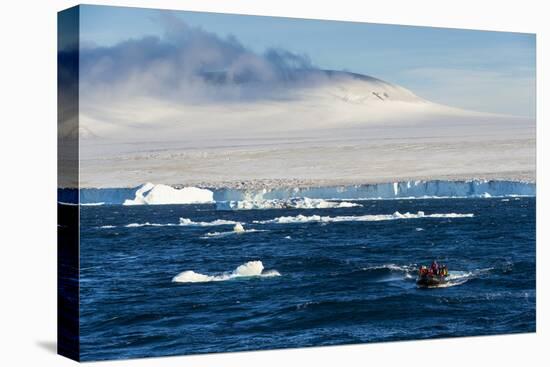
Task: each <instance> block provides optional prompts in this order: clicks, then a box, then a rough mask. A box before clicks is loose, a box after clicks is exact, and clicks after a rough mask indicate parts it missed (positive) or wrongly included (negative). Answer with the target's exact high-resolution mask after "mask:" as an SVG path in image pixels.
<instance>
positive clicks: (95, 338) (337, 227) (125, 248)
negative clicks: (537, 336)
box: [80, 198, 536, 360]
mask: <svg viewBox="0 0 550 367" xmlns="http://www.w3.org/2000/svg"><path fill="white" fill-rule="evenodd" d="M535 201H536V200H535V198H508V199H502V198H492V199H427V200H422V199H416V200H379V201H360V202H358V203H360V204H362V205H363V206H362V207H354V208H341V209H323V210H318V209H310V210H297V209H289V210H279V209H277V210H246V211H219V210H216V209H215V207H214V206H213V205H166V206H134V207H125V206H97V207H93V206H89V207H82V208H81V248H80V258H81V260H80V266H81V273H80V281H81V289H80V305H81V306H80V307H81V309H80V312H81V319H80V327H81V329H80V332H81V353H82V360H102V359H116V358H135V357H146V356H162V355H177V354H194V353H209V352H227V351H241V350H257V349H274V348H289V347H305V346H320V345H336V344H349V343H365V342H382V341H393V340H411V339H430V338H441V337H456V336H468V335H488V334H501V333H522V332H533V331H535V296H536V293H535ZM395 211H399V212H400V213H405V212H411V213H416V212H418V211H424V212H425V214H426V215H429V214H434V213H439V214H445V213H462V214H473V215H474V216H473V217H471V218H468V217H466V218H415V219H397V220H386V221H342V222H328V223H319V222H310V223H292V224H277V223H269V224H254V223H253V221H258V220H260V221H261V220H269V219H273V218H277V217H281V216H293V217H294V216H297V215H299V214H302V215H306V216H311V215H323V216H331V217H336V216H362V215H365V214H373V215H379V214H392V213H394V212H395ZM180 217H183V218H189V219H191V220H192V221H194V222H212V221H214V220H218V219H224V220H231V221H238V222H241V223H243V225H244V227H245V229H257V230H258V231H256V232H253V231H252V232H247V233H241V234H233V233H232V234H227V235H225V234H222V235H218V236H212V237H209V236H207V233H213V232H230V231H231V230H232V226H231V225H220V226H199V225H197V226H180V225H177V224H178V223H179V218H180ZM147 222H148V223H152V224H161V225H164V224H175V225H168V226H153V225H150V226H140V227H125V226H126V225H128V224H130V223H138V224H144V223H147ZM102 226H112V227H108V228H102ZM432 259H437V260H439V261H440V262H444V263H446V264H447V265H448V267H449V269H450V270H451V272H452V273H453V274H454V276H455V278H456V281H455V282H454V283H453V284H452V285H453V286H450V287H446V288H436V289H422V288H418V287H417V286H416V284H415V279H414V278H415V274H416V273H415V269H416V267H417V266H418V265H420V264H422V263H429V262H431V260H432ZM254 260H259V261H262V263H263V266H264V267H265V270H277V271H278V272H279V273H280V276H273V277H262V276H258V277H232V276H230V275H229V274H231V272H232V271H233V270H234V269H235V268H237V267H238V266H239V265H241V264H244V263H246V262H248V261H254ZM186 270H193V271H195V272H196V273H201V274H204V275H208V276H218V277H221V278H222V279H223V278H230V279H228V280H225V281H211V282H203V283H175V282H172V278H173V277H174V276H176V275H178V274H179V273H181V272H183V271H186ZM265 270H264V271H265ZM224 274H225V277H224ZM218 279H220V278H218Z"/></svg>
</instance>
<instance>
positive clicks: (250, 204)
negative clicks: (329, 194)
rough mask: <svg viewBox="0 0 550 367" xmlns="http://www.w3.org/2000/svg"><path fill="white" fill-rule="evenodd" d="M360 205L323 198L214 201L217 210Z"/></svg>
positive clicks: (319, 207)
mask: <svg viewBox="0 0 550 367" xmlns="http://www.w3.org/2000/svg"><path fill="white" fill-rule="evenodd" d="M358 206H362V205H361V204H357V203H350V202H347V201H335V200H332V201H329V200H324V199H310V198H307V197H304V198H291V199H286V200H279V199H273V200H238V201H235V200H231V201H222V202H216V209H218V210H251V209H334V208H352V207H358Z"/></svg>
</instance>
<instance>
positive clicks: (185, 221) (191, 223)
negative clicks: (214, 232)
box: [179, 218, 239, 227]
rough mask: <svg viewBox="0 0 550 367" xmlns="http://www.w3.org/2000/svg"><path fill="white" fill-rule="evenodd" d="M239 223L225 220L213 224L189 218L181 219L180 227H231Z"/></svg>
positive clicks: (214, 221) (215, 221) (218, 220)
mask: <svg viewBox="0 0 550 367" xmlns="http://www.w3.org/2000/svg"><path fill="white" fill-rule="evenodd" d="M237 223H239V222H235V221H233V220H225V219H216V220H213V221H212V222H194V221H192V220H191V219H189V218H180V223H179V225H180V226H199V227H210V226H229V225H236V224H237Z"/></svg>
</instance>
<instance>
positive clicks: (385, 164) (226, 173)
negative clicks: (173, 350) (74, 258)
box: [61, 16, 535, 187]
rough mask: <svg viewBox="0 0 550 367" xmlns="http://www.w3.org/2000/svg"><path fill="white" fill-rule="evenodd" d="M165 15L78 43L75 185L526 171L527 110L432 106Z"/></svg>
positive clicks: (530, 146)
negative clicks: (124, 35) (140, 28)
mask: <svg viewBox="0 0 550 367" xmlns="http://www.w3.org/2000/svg"><path fill="white" fill-rule="evenodd" d="M163 22H164V24H165V26H166V32H165V34H164V36H163V37H157V36H151V37H144V38H140V39H130V40H127V41H124V42H121V43H118V44H116V45H113V46H109V47H99V46H94V45H90V44H88V45H82V47H81V50H80V75H81V83H80V130H79V133H80V147H81V150H80V152H81V159H82V162H81V180H82V184H83V185H84V186H91V187H128V186H135V185H138V184H140V183H143V182H148V181H153V182H157V183H166V184H186V183H201V182H207V183H218V182H233V181H247V180H250V181H254V180H282V181H285V180H298V181H308V182H309V181H311V182H319V183H321V184H323V183H328V182H329V181H330V182H334V181H338V182H341V183H361V182H388V181H395V180H396V179H400V178H401V179H416V178H422V179H449V178H451V179H452V178H460V179H468V178H501V179H523V180H531V181H532V180H534V177H535V176H534V172H535V171H534V170H535V159H534V157H535V148H534V147H535V144H534V141H535V122H534V120H532V119H528V118H518V117H513V116H502V115H494V114H486V113H479V112H471V111H466V110H462V109H458V108H454V107H452V106H444V105H440V104H436V103H432V102H430V101H427V100H424V99H422V98H420V97H418V96H416V95H415V94H414V91H410V90H407V89H405V88H403V87H400V86H398V85H394V84H391V83H387V82H385V81H382V80H380V79H377V78H375V77H372V76H366V75H360V74H356V73H352V72H347V71H334V70H322V69H320V68H318V67H316V66H315V64H314V62H312V61H311V60H310V59H309V58H308V57H307V56H306V55H300V54H296V53H292V52H289V51H287V50H283V49H277V48H273V49H267V50H266V51H265V52H263V53H257V52H254V51H252V50H250V49H248V48H247V47H245V46H244V45H242V44H241V43H240V42H239V40H237V39H236V38H235V37H231V36H230V37H226V38H222V37H219V36H217V35H216V34H213V33H210V32H208V31H206V30H203V29H201V28H196V27H190V26H188V25H187V24H185V23H184V22H182V21H181V20H179V19H176V18H174V17H169V16H168V17H164V18H163ZM62 52H71V51H70V50H66V51H62ZM61 133H62V134H68V135H70V134H74V133H75V131H74V130H70V129H68V130H67V131H63V129H62V131H61Z"/></svg>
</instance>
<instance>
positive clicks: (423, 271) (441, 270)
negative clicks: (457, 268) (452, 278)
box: [419, 260, 449, 276]
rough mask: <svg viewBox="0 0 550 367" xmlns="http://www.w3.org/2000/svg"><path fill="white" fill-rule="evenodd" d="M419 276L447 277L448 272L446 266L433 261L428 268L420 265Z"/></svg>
mask: <svg viewBox="0 0 550 367" xmlns="http://www.w3.org/2000/svg"><path fill="white" fill-rule="evenodd" d="M419 273H420V275H432V276H433V275H438V276H447V275H449V270H448V269H447V265H439V264H438V263H437V261H435V260H434V261H433V262H432V265H430V267H429V268H428V267H427V266H426V265H422V266H421V267H420V269H419Z"/></svg>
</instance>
